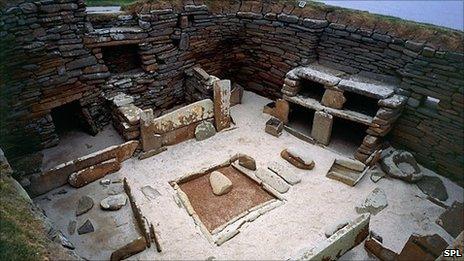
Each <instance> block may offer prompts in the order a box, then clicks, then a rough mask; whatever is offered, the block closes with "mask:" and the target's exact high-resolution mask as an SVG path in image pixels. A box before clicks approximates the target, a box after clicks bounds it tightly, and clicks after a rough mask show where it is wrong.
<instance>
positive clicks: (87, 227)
mask: <svg viewBox="0 0 464 261" xmlns="http://www.w3.org/2000/svg"><path fill="white" fill-rule="evenodd" d="M93 231H95V229H94V227H93V224H92V222H91V221H90V220H89V219H87V220H86V221H85V222H84V224H82V226H80V227H79V228H78V229H77V233H78V234H79V235H83V234H87V233H91V232H93Z"/></svg>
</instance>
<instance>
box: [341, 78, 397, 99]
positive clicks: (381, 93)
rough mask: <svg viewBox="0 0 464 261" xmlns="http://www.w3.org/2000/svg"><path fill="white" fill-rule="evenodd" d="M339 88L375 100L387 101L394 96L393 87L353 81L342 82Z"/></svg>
mask: <svg viewBox="0 0 464 261" xmlns="http://www.w3.org/2000/svg"><path fill="white" fill-rule="evenodd" d="M337 87H339V88H340V89H342V90H344V91H350V92H354V93H357V94H361V95H364V96H368V97H371V98H375V99H386V98H388V97H390V96H392V95H393V94H394V91H393V90H394V88H393V87H392V86H387V85H380V84H374V83H367V82H359V81H353V80H341V81H340V82H339V83H338V85H337Z"/></svg>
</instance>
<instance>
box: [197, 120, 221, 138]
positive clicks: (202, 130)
mask: <svg viewBox="0 0 464 261" xmlns="http://www.w3.org/2000/svg"><path fill="white" fill-rule="evenodd" d="M215 134H216V129H215V128H214V125H213V124H212V123H211V122H209V121H203V122H202V123H200V124H198V126H197V127H196V128H195V139H196V140H198V141H201V140H206V139H208V138H211V137H213V136H214V135H215Z"/></svg>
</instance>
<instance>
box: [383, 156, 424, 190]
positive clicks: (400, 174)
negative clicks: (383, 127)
mask: <svg viewBox="0 0 464 261" xmlns="http://www.w3.org/2000/svg"><path fill="white" fill-rule="evenodd" d="M380 165H381V166H382V170H383V171H385V173H387V174H388V175H389V176H391V177H393V178H398V179H402V180H405V181H407V182H416V181H418V180H420V179H421V178H422V176H423V175H422V171H421V170H420V168H419V165H417V162H416V160H415V159H414V156H413V155H412V154H411V153H409V152H407V151H401V150H398V151H392V152H391V153H390V154H388V155H386V156H385V157H383V158H382V160H381V161H380Z"/></svg>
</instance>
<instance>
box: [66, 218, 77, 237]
mask: <svg viewBox="0 0 464 261" xmlns="http://www.w3.org/2000/svg"><path fill="white" fill-rule="evenodd" d="M76 227H77V221H76V220H71V221H69V223H68V234H69V235H71V236H72V235H74V232H76Z"/></svg>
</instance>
